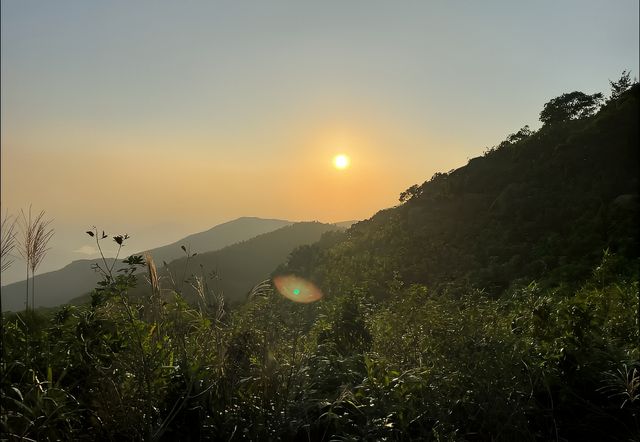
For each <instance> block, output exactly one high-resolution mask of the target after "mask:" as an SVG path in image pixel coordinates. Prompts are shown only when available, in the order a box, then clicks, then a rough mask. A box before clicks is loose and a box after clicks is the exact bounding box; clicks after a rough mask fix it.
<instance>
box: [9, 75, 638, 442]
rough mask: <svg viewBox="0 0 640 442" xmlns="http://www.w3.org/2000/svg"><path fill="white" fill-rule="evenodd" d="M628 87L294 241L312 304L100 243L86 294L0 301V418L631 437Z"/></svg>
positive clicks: (468, 437)
mask: <svg viewBox="0 0 640 442" xmlns="http://www.w3.org/2000/svg"><path fill="white" fill-rule="evenodd" d="M638 94H639V89H638V86H637V85H636V86H633V87H631V88H630V90H628V91H626V92H625V93H623V94H622V95H621V96H620V97H619V98H618V99H616V100H613V101H611V102H610V103H608V104H607V105H606V106H605V107H604V108H603V109H602V110H601V111H600V112H599V113H598V114H597V115H595V116H591V117H588V118H582V119H577V120H575V121H565V122H563V123H561V124H550V125H545V126H544V127H543V128H542V129H541V130H539V131H538V132H531V131H530V130H529V129H528V128H527V127H525V128H523V129H521V130H520V131H518V132H517V133H515V134H512V135H510V136H509V137H508V138H507V140H505V141H504V142H503V143H500V145H498V146H497V147H496V148H494V149H492V150H490V151H489V152H488V153H487V155H486V156H485V157H483V158H477V159H473V160H471V161H470V162H469V164H468V165H467V166H465V167H463V168H461V169H458V170H455V171H451V172H448V173H440V174H436V175H434V176H433V178H432V179H431V180H430V181H429V182H427V183H425V184H423V185H421V186H413V187H412V188H410V189H409V190H408V191H407V193H406V194H405V197H404V198H401V199H402V200H403V201H404V202H403V204H401V205H400V206H398V207H395V208H392V209H388V210H385V211H382V212H380V213H378V214H377V215H376V216H374V217H372V218H371V219H370V220H367V221H364V222H360V223H357V224H355V225H354V226H353V227H351V228H350V229H349V230H347V231H346V232H339V231H337V232H327V233H325V234H324V235H323V236H322V237H321V239H320V241H318V242H316V243H314V244H311V245H304V246H302V247H299V248H298V249H296V250H295V251H294V252H293V253H292V254H291V255H290V256H289V258H288V260H287V261H286V262H285V263H284V264H282V265H281V266H280V267H279V268H278V269H277V270H276V271H275V273H285V272H293V273H296V274H299V275H303V276H305V277H307V278H308V279H310V280H312V281H313V282H314V283H316V284H317V285H318V286H319V287H321V288H322V290H323V291H324V295H325V296H324V298H323V299H321V300H320V301H319V302H316V303H313V304H296V303H292V302H290V301H288V300H287V299H285V298H284V297H282V296H280V295H279V294H277V293H275V292H274V291H273V289H271V287H270V285H269V284H268V283H263V284H261V285H260V286H259V288H258V289H256V290H253V291H252V292H251V295H250V296H248V297H247V299H246V301H244V302H242V303H239V304H238V305H237V306H235V308H233V309H229V308H225V303H224V297H223V296H222V295H221V294H220V293H219V292H218V291H217V290H216V286H215V285H212V283H215V281H211V280H210V279H207V272H206V271H203V274H202V275H195V276H192V277H191V279H189V280H188V283H185V284H181V285H178V284H176V283H175V282H176V281H175V280H174V283H173V284H170V283H169V284H167V282H168V280H164V284H165V285H164V286H163V285H162V284H163V282H162V280H161V279H159V278H158V277H157V272H156V270H155V267H154V265H153V263H152V262H146V263H145V262H143V258H142V257H139V256H132V257H130V258H128V259H127V260H125V261H124V262H123V263H122V269H121V271H119V270H115V267H114V266H113V265H112V264H113V263H111V262H109V261H105V262H104V263H103V267H101V269H102V273H103V280H102V282H101V283H100V284H99V287H98V288H97V289H96V290H95V291H94V293H93V298H92V303H91V305H85V306H80V307H72V306H68V307H65V308H63V309H60V310H57V311H55V312H52V313H50V314H48V315H47V316H44V315H41V314H40V313H38V312H33V311H29V312H25V313H20V314H12V315H8V316H7V317H6V318H5V322H4V324H6V325H5V338H6V346H5V348H6V352H7V354H6V360H5V362H4V365H3V368H4V370H3V372H2V379H1V383H0V388H1V389H2V391H1V393H2V398H3V408H2V416H1V420H0V424H1V425H2V427H1V428H0V430H2V434H3V435H4V434H7V435H9V437H11V438H14V439H19V438H28V439H31V440H167V441H174V440H184V441H196V440H198V441H199V440H307V441H330V440H331V441H338V440H371V441H374V440H375V441H378V440H390V441H405V440H406V441H417V440H420V441H423V440H425V441H445V440H446V441H458V440H461V441H514V440H517V441H534V440H541V441H547V440H569V441H573V440H600V441H618V440H638V434H640V362H639V357H640V332H639V328H638V327H639V326H640V323H639V322H638V318H639V316H638V315H639V314H640V312H639V310H638V305H639V301H640V298H639V293H638V291H639V287H638V250H639V249H638V244H637V239H638V236H637V230H636V227H637V221H638V195H637V186H638V161H637V160H638V126H637V121H638V120H637V116H638V115H637V113H638V98H639V97H638ZM307 227H309V228H310V229H315V230H314V231H316V233H317V234H318V235H319V234H320V230H322V229H321V226H319V225H311V226H307ZM284 232H285V233H288V234H292V232H294V229H293V228H288V230H287V229H285V230H284ZM91 233H93V237H97V235H98V233H97V230H95V231H93V232H90V235H91ZM286 236H287V235H286V234H285V235H283V236H282V237H280V239H281V240H283V241H284V239H285V237H286ZM291 236H294V237H295V235H291ZM115 238H120V240H121V241H122V242H124V241H125V240H126V238H125V237H124V236H116V237H115ZM115 238H114V240H115V241H116V242H118V239H115ZM269 244H272V245H273V243H269ZM241 247H248V245H247V244H245V245H244V246H242V245H241ZM184 253H185V255H186V256H185V260H184V261H183V262H182V264H189V265H192V264H196V267H197V266H199V265H200V264H202V265H203V267H204V266H205V264H206V265H211V264H212V263H213V261H206V260H207V259H208V257H207V256H205V257H204V258H202V257H201V255H195V256H194V255H193V253H191V252H190V250H189V249H188V248H186V247H185V250H184ZM212 256H213V255H212ZM222 256H224V257H225V259H228V260H229V261H230V262H235V261H240V256H246V255H242V254H237V255H234V253H228V254H226V255H219V257H222ZM200 259H202V260H203V261H199V260H200ZM256 259H258V258H256ZM187 260H189V261H188V262H187ZM145 264H146V266H147V272H148V274H149V279H150V284H149V287H147V286H146V285H144V286H143V285H142V284H139V285H138V287H136V284H138V278H136V277H135V275H136V274H137V273H139V272H140V268H141V267H142V266H143V265H145ZM220 265H222V262H220ZM234 265H237V266H238V268H240V267H241V263H235V264H234ZM171 266H173V264H172V265H170V267H171ZM184 267H185V266H182V267H180V266H176V267H175V269H176V270H175V272H177V271H178V269H180V268H184ZM273 267H275V264H274V265H273ZM273 267H272V269H273ZM183 273H187V272H186V271H183ZM154 275H155V276H154ZM257 276H258V275H256V277H257ZM183 279H184V278H183ZM187 284H188V285H189V286H190V287H191V288H192V289H193V290H192V292H190V293H189V294H188V296H186V297H184V296H183V291H184V292H186V287H187ZM185 298H186V299H189V300H191V301H193V302H192V304H191V305H190V304H188V303H187V301H186V300H185ZM28 439H27V440H28Z"/></svg>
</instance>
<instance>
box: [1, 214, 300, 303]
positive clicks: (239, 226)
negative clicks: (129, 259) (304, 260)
mask: <svg viewBox="0 0 640 442" xmlns="http://www.w3.org/2000/svg"><path fill="white" fill-rule="evenodd" d="M290 224H292V222H291V221H286V220H279V219H262V218H256V217H243V218H238V219H236V220H233V221H229V222H226V223H223V224H219V225H217V226H215V227H212V228H211V229H209V230H206V231H204V232H200V233H195V234H193V235H189V236H187V237H185V238H183V239H181V240H179V241H176V242H174V243H172V244H168V245H166V246H161V247H158V248H155V249H152V250H151V253H152V255H153V256H154V258H155V259H156V261H157V262H158V263H160V264H161V263H162V261H171V260H173V259H176V258H179V257H180V256H183V255H184V252H183V251H182V250H181V248H180V246H181V245H184V246H187V247H188V246H190V247H191V251H192V252H198V253H201V252H209V251H212V250H217V249H221V248H223V247H226V246H229V245H231V244H234V243H237V242H240V241H244V240H247V239H250V238H253V237H254V236H257V235H260V234H263V233H266V232H270V231H273V230H276V229H279V228H281V227H284V226H287V225H290ZM98 262H101V260H100V259H83V260H78V261H73V262H72V263H70V264H69V265H67V266H65V267H63V268H62V269H60V270H56V271H53V272H47V273H43V274H41V275H37V276H36V278H35V286H36V306H37V307H53V306H57V305H60V304H64V303H66V302H68V301H69V300H71V299H73V298H75V297H78V296H80V295H82V294H84V293H87V292H90V291H91V290H93V289H94V288H95V286H96V283H97V282H98V280H99V279H100V276H99V275H98V274H96V273H95V272H93V271H92V270H91V265H92V264H94V263H98ZM112 262H113V260H112V259H109V260H108V263H109V264H111V263H112ZM25 291H26V282H25V281H20V282H16V283H13V284H8V285H6V286H4V287H2V307H3V309H4V310H5V311H19V310H22V309H24V296H25Z"/></svg>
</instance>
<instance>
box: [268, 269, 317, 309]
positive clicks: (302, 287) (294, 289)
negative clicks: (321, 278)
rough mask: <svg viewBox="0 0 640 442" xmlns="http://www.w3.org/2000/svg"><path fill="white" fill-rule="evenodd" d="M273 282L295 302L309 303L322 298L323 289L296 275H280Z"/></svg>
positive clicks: (285, 295)
mask: <svg viewBox="0 0 640 442" xmlns="http://www.w3.org/2000/svg"><path fill="white" fill-rule="evenodd" d="M273 284H274V285H275V286H276V289H277V290H278V292H280V294H281V295H282V296H284V297H285V298H287V299H290V300H292V301H293V302H300V303H302V304H308V303H310V302H315V301H317V300H318V299H320V298H322V291H321V290H320V289H319V288H318V287H317V286H316V285H315V284H314V283H312V282H310V281H307V280H306V279H304V278H301V277H299V276H296V275H280V276H276V277H275V278H273Z"/></svg>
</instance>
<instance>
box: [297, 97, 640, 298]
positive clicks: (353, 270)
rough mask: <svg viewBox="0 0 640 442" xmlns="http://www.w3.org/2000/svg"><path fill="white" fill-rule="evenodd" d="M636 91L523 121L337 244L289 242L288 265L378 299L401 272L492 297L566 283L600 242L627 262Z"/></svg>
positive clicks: (408, 278) (634, 180)
mask: <svg viewBox="0 0 640 442" xmlns="http://www.w3.org/2000/svg"><path fill="white" fill-rule="evenodd" d="M639 92H640V91H639V88H638V86H637V85H636V86H634V87H633V89H632V90H630V91H629V92H628V93H627V94H625V95H624V96H623V97H621V98H620V99H618V100H616V101H612V102H610V103H609V104H608V105H606V106H605V107H604V108H603V109H602V110H601V111H600V112H599V113H598V114H597V115H596V116H594V117H591V118H581V119H575V120H566V121H557V122H552V123H547V124H545V125H544V126H543V127H542V128H541V129H540V130H539V131H537V132H531V131H530V130H529V129H528V127H525V128H523V129H522V130H520V131H518V132H517V133H516V134H512V135H510V136H509V137H508V138H507V140H505V141H504V142H502V143H500V144H499V145H498V146H496V147H493V148H491V149H489V150H488V151H487V152H486V154H485V155H484V156H482V157H478V158H473V159H472V160H470V161H469V164H467V165H466V166H464V167H461V168H459V169H456V170H452V171H450V172H447V173H436V174H435V175H434V176H433V177H432V178H431V180H429V181H428V182H425V183H424V184H422V185H420V186H413V187H411V188H410V189H408V190H407V191H406V192H403V194H402V195H401V200H404V201H405V202H404V203H403V204H402V205H401V206H399V207H395V208H393V209H387V210H384V211H381V212H379V213H378V214H377V215H375V216H374V217H372V218H371V219H369V220H366V221H362V222H360V223H357V224H356V225H354V226H353V227H352V228H351V229H349V230H348V231H347V232H346V233H345V235H344V239H343V240H341V241H340V242H339V244H337V245H334V246H332V247H323V245H322V243H321V244H318V245H315V246H313V247H311V248H304V249H301V250H298V251H297V252H296V253H295V254H294V255H293V256H292V257H291V259H290V260H289V263H288V266H287V267H288V269H289V270H293V271H296V272H300V273H302V274H304V275H307V276H309V277H311V278H312V279H317V280H318V281H319V282H322V284H324V285H325V286H326V289H327V290H328V291H329V292H331V293H334V292H335V293H339V292H341V291H345V290H349V289H350V288H352V287H362V288H365V289H366V290H369V291H372V292H374V293H379V294H381V295H383V294H384V293H385V292H386V291H387V288H388V284H389V283H390V282H392V281H394V280H399V281H403V282H404V283H406V284H410V283H420V284H426V285H428V286H429V287H430V288H431V289H441V288H447V289H449V290H454V289H458V288H460V289H462V290H464V289H466V288H467V287H476V288H481V289H482V290H483V291H484V292H485V293H487V294H488V295H491V296H494V297H495V296H498V295H500V294H501V293H503V292H504V290H505V289H507V288H508V287H509V286H511V285H512V284H514V283H518V284H520V283H523V282H524V283H529V282H531V281H533V280H538V281H540V282H542V283H544V284H545V285H546V286H554V285H557V284H560V283H562V284H565V285H567V284H568V285H571V286H573V287H574V288H575V287H577V286H579V285H580V284H581V283H582V281H584V279H585V278H586V277H588V276H589V274H590V271H591V269H593V267H594V266H595V265H597V264H598V262H599V261H600V259H601V257H602V252H603V250H606V249H608V250H609V252H610V253H613V254H615V255H617V256H618V257H620V258H624V259H625V260H631V262H633V260H634V259H635V258H636V257H637V256H638V247H637V246H638V243H637V238H638V237H637V225H638V221H640V220H638V208H639V203H640V200H639V199H638V188H639V185H640V183H639V181H638V179H639V176H640V175H639V168H640V156H639V148H638V117H639V115H638V102H639V101H638V100H639V97H638V95H639ZM632 268H634V269H635V264H633V265H632Z"/></svg>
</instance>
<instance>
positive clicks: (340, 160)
mask: <svg viewBox="0 0 640 442" xmlns="http://www.w3.org/2000/svg"><path fill="white" fill-rule="evenodd" d="M349 163H350V161H349V157H348V156H346V155H345V154H340V155H336V156H335V157H333V165H334V166H335V168H336V169H346V168H347V167H349Z"/></svg>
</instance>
